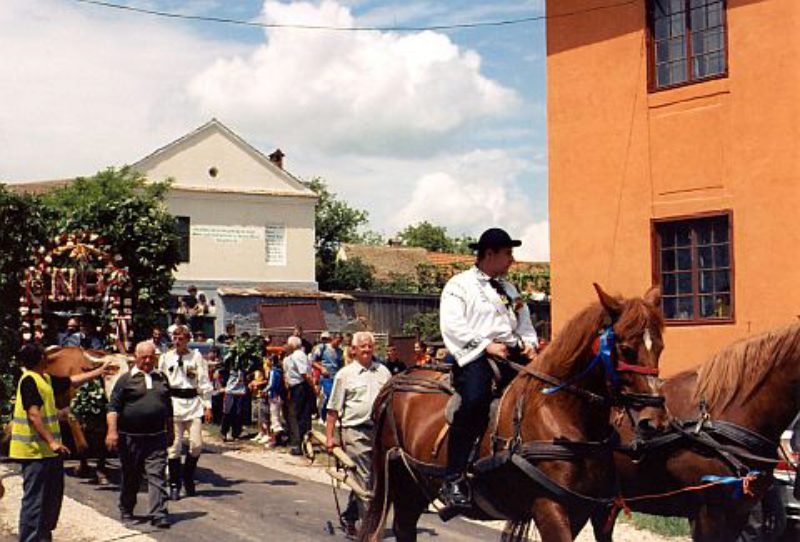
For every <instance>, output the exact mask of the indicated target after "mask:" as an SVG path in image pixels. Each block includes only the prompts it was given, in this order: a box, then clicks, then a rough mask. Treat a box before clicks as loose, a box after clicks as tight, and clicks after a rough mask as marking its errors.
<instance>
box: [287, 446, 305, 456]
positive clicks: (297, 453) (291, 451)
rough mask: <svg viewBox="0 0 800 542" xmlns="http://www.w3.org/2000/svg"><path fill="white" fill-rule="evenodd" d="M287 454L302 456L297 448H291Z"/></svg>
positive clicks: (301, 452)
mask: <svg viewBox="0 0 800 542" xmlns="http://www.w3.org/2000/svg"><path fill="white" fill-rule="evenodd" d="M289 453H290V454H291V455H303V450H301V449H300V448H299V447H298V448H292V449H291V450H289Z"/></svg>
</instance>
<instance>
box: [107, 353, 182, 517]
mask: <svg viewBox="0 0 800 542" xmlns="http://www.w3.org/2000/svg"><path fill="white" fill-rule="evenodd" d="M158 358H159V354H158V351H157V350H156V347H155V346H154V345H153V342H152V341H143V342H140V343H139V344H137V345H136V361H135V364H136V365H135V367H134V368H133V369H131V371H130V372H128V373H125V374H124V375H122V376H121V377H119V379H118V380H117V383H116V384H115V385H114V389H113V391H112V392H111V400H110V401H109V403H108V414H107V415H106V420H107V422H108V432H107V434H106V446H107V447H108V449H109V450H110V451H114V450H117V449H118V450H119V460H120V465H121V467H122V483H121V484H120V493H119V511H120V518H121V519H122V521H131V520H133V509H134V507H135V506H136V493H137V492H138V491H139V485H140V483H141V480H142V472H143V471H144V473H145V474H146V476H147V495H148V498H149V501H150V510H149V512H148V515H149V516H150V522H151V523H152V524H153V525H154V526H156V527H159V528H161V529H167V528H169V525H170V524H169V520H168V519H167V503H166V502H167V484H166V481H165V480H164V469H165V468H166V466H167V444H168V440H169V439H168V436H167V435H168V433H170V432H171V431H172V423H173V422H172V400H171V399H170V395H169V386H168V384H167V380H166V377H165V376H164V375H163V374H162V373H159V372H157V371H154V370H153V369H154V367H155V364H156V362H157V361H158Z"/></svg>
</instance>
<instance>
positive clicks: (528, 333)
mask: <svg viewBox="0 0 800 542" xmlns="http://www.w3.org/2000/svg"><path fill="white" fill-rule="evenodd" d="M505 288H506V290H507V291H509V293H510V294H511V297H512V298H513V299H515V300H516V299H519V300H520V301H522V299H521V297H520V295H519V292H517V289H516V288H515V287H514V285H513V284H511V283H507V284H506V285H505ZM514 331H515V332H516V333H517V335H519V337H520V338H521V339H522V340H523V341H524V342H525V343H526V344H529V345H531V346H532V347H533V348H534V350H538V348H539V337H538V336H537V335H536V330H535V329H534V327H533V322H532V321H531V311H530V309H528V304H527V303H525V302H524V301H522V307H521V308H520V309H519V310H518V311H517V327H516V329H515V330H514Z"/></svg>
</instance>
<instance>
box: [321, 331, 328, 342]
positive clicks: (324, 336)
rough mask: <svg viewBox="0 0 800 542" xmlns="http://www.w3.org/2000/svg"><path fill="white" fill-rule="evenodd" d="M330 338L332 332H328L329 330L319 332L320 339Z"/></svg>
mask: <svg viewBox="0 0 800 542" xmlns="http://www.w3.org/2000/svg"><path fill="white" fill-rule="evenodd" d="M330 338H331V334H330V333H328V332H327V331H323V332H322V333H320V334H319V340H322V339H330Z"/></svg>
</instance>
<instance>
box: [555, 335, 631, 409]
mask: <svg viewBox="0 0 800 542" xmlns="http://www.w3.org/2000/svg"><path fill="white" fill-rule="evenodd" d="M615 340H616V337H615V335H614V328H613V326H608V327H607V328H605V329H604V330H603V332H602V333H601V334H600V340H599V347H598V349H597V354H596V355H595V356H594V358H593V359H592V361H591V362H589V365H587V366H586V369H584V370H583V371H582V372H581V373H580V374H578V375H577V376H575V377H574V378H570V379H569V380H565V381H564V382H562V383H561V384H559V385H558V386H552V387H550V388H544V389H543V390H542V393H544V394H545V395H550V394H552V393H555V392H557V391H560V390H562V389H564V388H566V387H567V386H570V385H572V384H574V383H575V382H578V381H579V380H581V379H583V378H585V377H586V375H588V374H589V373H590V372H592V369H594V368H595V367H596V366H597V365H598V364H600V363H602V364H603V370H604V371H605V373H606V377H607V378H608V379H609V380H610V381H611V385H612V387H613V389H615V390H616V389H618V388H619V374H617V370H616V369H615V368H614V359H613V354H614V342H615Z"/></svg>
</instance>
